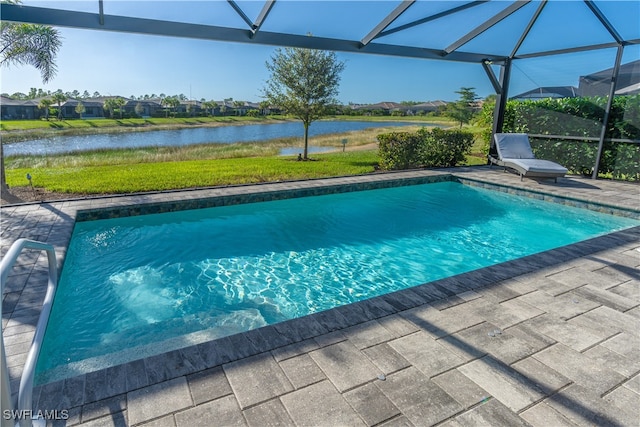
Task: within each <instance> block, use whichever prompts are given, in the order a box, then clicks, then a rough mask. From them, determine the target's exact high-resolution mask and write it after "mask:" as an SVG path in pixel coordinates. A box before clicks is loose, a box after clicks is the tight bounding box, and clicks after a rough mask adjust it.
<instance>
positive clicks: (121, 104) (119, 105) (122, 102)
mask: <svg viewBox="0 0 640 427" xmlns="http://www.w3.org/2000/svg"><path fill="white" fill-rule="evenodd" d="M113 102H114V105H115V106H116V107H117V108H118V110H120V119H122V112H123V111H122V110H124V106H125V104H126V103H127V101H125V99H124V98H122V97H120V96H119V97H117V98H115V99H114V101H113Z"/></svg>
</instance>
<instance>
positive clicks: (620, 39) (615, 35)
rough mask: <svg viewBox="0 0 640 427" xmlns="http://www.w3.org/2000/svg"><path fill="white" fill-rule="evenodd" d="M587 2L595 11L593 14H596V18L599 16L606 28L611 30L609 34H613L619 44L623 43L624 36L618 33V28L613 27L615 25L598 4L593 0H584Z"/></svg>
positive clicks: (592, 10)
mask: <svg viewBox="0 0 640 427" xmlns="http://www.w3.org/2000/svg"><path fill="white" fill-rule="evenodd" d="M584 2H585V4H586V5H587V7H588V8H589V9H591V12H593V14H594V15H595V16H596V18H598V20H599V21H600V23H601V24H602V26H603V27H604V28H606V30H607V31H608V32H609V34H611V37H613V38H614V40H615V41H616V43H618V44H623V42H622V40H623V39H622V37H621V36H620V34H619V33H618V31H616V29H615V28H614V27H613V25H611V22H609V20H608V19H607V17H606V16H604V14H603V13H602V12H601V11H600V9H598V6H596V5H595V4H594V3H593V1H591V0H584Z"/></svg>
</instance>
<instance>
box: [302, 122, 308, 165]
mask: <svg viewBox="0 0 640 427" xmlns="http://www.w3.org/2000/svg"><path fill="white" fill-rule="evenodd" d="M308 144H309V123H307V122H305V123H304V155H303V157H302V158H303V159H305V160H307V159H308V157H307V152H308V148H309V147H308Z"/></svg>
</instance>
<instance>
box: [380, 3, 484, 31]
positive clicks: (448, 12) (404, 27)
mask: <svg viewBox="0 0 640 427" xmlns="http://www.w3.org/2000/svg"><path fill="white" fill-rule="evenodd" d="M488 1H489V0H477V1H472V2H470V3H466V4H463V5H462V6H458V7H454V8H453V9H447V10H445V11H443V12H439V13H436V14H434V15H431V16H427V17H425V18H421V19H418V20H415V21H413V22H409V23H408V24H404V25H399V26H397V27H395V28H391V29H388V30H384V31H382V32H381V33H380V34H378V37H384V36H388V35H389V34H393V33H397V32H399V31H403V30H407V29H409V28H411V27H415V26H416V25H422V24H425V23H427V22H430V21H435V20H436V19H440V18H443V17H445V16H448V15H452V14H454V13H457V12H460V11H463V10H465V9H469V8H472V7H475V6H480V5H481V4H483V3H487V2H488Z"/></svg>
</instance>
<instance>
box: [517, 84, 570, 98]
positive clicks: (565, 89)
mask: <svg viewBox="0 0 640 427" xmlns="http://www.w3.org/2000/svg"><path fill="white" fill-rule="evenodd" d="M579 93H580V90H579V89H578V88H577V87H575V86H546V87H539V88H536V89H531V90H529V91H526V92H523V93H521V94H518V95H516V96H512V97H511V99H513V100H517V101H524V100H536V99H546V98H553V99H559V98H575V97H577V96H580V95H579Z"/></svg>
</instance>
